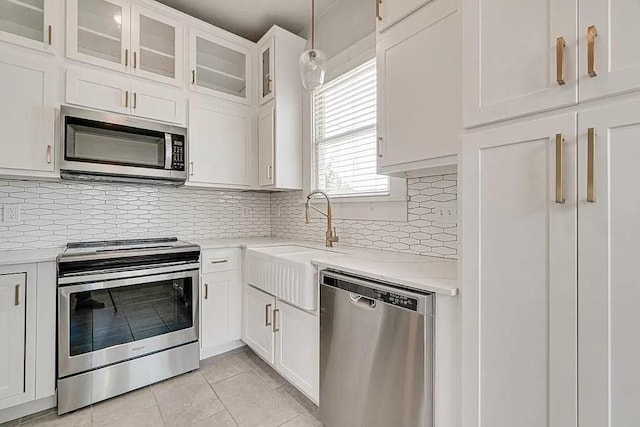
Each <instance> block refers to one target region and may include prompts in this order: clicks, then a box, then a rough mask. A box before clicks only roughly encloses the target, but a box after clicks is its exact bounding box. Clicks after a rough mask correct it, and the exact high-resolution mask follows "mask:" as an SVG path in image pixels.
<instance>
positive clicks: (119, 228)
mask: <svg viewBox="0 0 640 427" xmlns="http://www.w3.org/2000/svg"><path fill="white" fill-rule="evenodd" d="M408 192H409V196H410V197H411V200H410V201H409V205H408V207H409V214H408V218H407V221H362V220H340V219H339V220H336V221H335V226H336V227H337V229H338V233H339V235H340V243H341V244H345V245H350V246H359V247H365V248H371V249H381V250H389V251H394V252H406V253H413V254H423V255H435V256H441V257H447V258H456V257H457V246H458V242H457V240H458V239H457V234H458V232H457V225H456V224H440V223H438V222H437V221H436V218H435V213H434V209H435V208H436V207H437V206H438V205H439V204H441V203H451V202H454V201H456V199H457V176H456V175H455V174H453V175H439V176H433V177H424V178H415V179H409V182H408ZM302 201H303V194H302V192H300V191H294V192H286V193H272V194H269V193H262V192H251V191H247V192H240V191H217V190H209V189H195V188H190V187H179V188H175V187H163V186H145V185H134V184H109V183H96V184H87V183H73V182H48V181H21V180H0V205H5V204H20V207H21V215H20V216H21V218H20V220H21V221H20V224H17V225H7V224H4V223H2V222H0V250H9V249H29V248H47V247H54V246H62V245H64V244H66V243H67V242H69V241H81V240H103V239H126V238H140V237H168V236H176V237H178V238H181V239H186V240H189V239H207V238H223V237H258V236H260V237H263V236H274V237H291V238H296V239H304V240H312V241H318V242H321V241H324V232H325V228H324V227H325V225H324V224H323V223H322V222H320V221H315V222H314V223H313V224H310V225H306V224H305V223H304V211H303V202H302ZM278 206H280V209H279V212H280V215H278ZM0 218H1V217H0Z"/></svg>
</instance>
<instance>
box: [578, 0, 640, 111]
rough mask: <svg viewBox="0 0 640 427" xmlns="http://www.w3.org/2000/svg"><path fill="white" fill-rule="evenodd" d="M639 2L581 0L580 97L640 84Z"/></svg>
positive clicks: (612, 91) (620, 89) (632, 87)
mask: <svg viewBox="0 0 640 427" xmlns="http://www.w3.org/2000/svg"><path fill="white" fill-rule="evenodd" d="M638 16H640V2H638V1H637V0H581V1H580V16H579V22H580V27H579V28H578V39H579V44H580V54H579V56H580V58H581V59H580V67H579V68H580V100H581V101H582V100H587V99H594V98H601V97H604V96H608V95H614V94H616V93H621V92H627V91H631V90H637V89H639V88H640V49H638V40H640V26H638V22H637V17H638Z"/></svg>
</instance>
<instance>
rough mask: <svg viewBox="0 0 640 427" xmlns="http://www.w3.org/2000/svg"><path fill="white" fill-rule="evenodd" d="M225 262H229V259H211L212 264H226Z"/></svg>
mask: <svg viewBox="0 0 640 427" xmlns="http://www.w3.org/2000/svg"><path fill="white" fill-rule="evenodd" d="M225 262H229V260H228V259H214V260H211V264H224V263H225Z"/></svg>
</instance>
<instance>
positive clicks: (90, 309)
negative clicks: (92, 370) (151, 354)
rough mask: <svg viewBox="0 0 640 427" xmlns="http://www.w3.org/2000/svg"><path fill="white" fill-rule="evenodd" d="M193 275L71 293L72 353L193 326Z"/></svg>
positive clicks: (77, 353)
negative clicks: (191, 276)
mask: <svg viewBox="0 0 640 427" xmlns="http://www.w3.org/2000/svg"><path fill="white" fill-rule="evenodd" d="M192 292H193V283H192V279H191V278H184V279H174V280H165V281H158V282H152V283H144V284H140V285H132V286H123V287H118V288H110V289H100V290H94V291H87V292H77V293H72V294H71V298H70V301H71V306H70V308H69V319H70V322H69V324H70V328H71V331H70V336H71V339H70V347H71V348H70V354H71V356H77V355H79V354H84V353H90V352H92V351H96V350H101V349H103V348H107V347H113V346H116V345H119V344H125V343H130V342H133V341H139V340H142V339H145V338H150V337H155V336H158V335H163V334H167V333H170V332H174V331H179V330H181V329H187V328H191V327H193V294H192Z"/></svg>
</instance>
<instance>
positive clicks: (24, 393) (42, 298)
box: [0, 262, 56, 422]
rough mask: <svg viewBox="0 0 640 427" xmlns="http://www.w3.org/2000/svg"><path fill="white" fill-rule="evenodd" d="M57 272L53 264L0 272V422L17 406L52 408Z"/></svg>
mask: <svg viewBox="0 0 640 427" xmlns="http://www.w3.org/2000/svg"><path fill="white" fill-rule="evenodd" d="M55 271H56V270H55V263H54V262H47V263H40V264H24V265H16V266H0V319H1V320H0V324H1V325H2V328H1V330H0V422H2V421H6V419H4V418H5V413H7V412H9V411H13V410H14V407H16V406H17V405H21V404H28V403H29V402H32V401H35V400H38V399H44V398H49V402H48V406H49V407H51V406H54V405H55V400H54V399H53V396H54V394H55V360H56V359H55V350H56V343H55V336H56V334H55V328H56V278H55ZM16 413H17V414H18V415H17V416H20V415H26V414H25V413H20V412H16ZM8 416H11V415H10V414H9V415H8Z"/></svg>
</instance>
